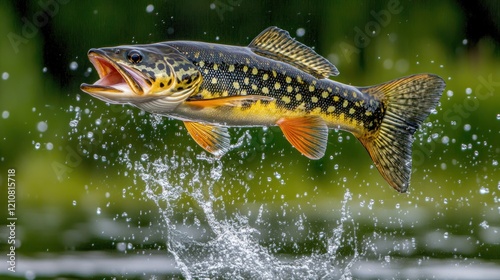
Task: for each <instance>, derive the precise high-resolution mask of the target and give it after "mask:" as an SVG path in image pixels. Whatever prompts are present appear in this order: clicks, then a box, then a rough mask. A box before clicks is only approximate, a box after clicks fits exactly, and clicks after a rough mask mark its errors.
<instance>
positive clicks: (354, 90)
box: [81, 27, 445, 192]
mask: <svg viewBox="0 0 500 280" xmlns="http://www.w3.org/2000/svg"><path fill="white" fill-rule="evenodd" d="M88 55H89V59H90V61H91V62H92V64H93V65H94V66H95V68H96V70H97V73H98V74H99V80H98V81H96V82H95V83H94V84H82V85H81V89H82V90H83V91H85V92H87V93H89V94H91V95H92V96H94V97H96V98H99V99H102V100H104V101H106V102H110V103H118V104H130V105H133V106H136V107H138V108H141V109H142V110H145V111H148V112H151V113H156V114H161V115H166V116H169V117H173V118H176V119H179V120H182V121H183V122H184V124H185V127H186V129H187V131H188V133H189V134H190V135H191V136H192V138H193V139H194V141H195V142H196V143H198V144H199V145H200V146H201V147H202V148H203V149H205V150H206V151H208V152H210V153H212V154H214V155H216V156H222V155H224V154H225V153H227V152H228V151H229V149H230V148H231V141H230V140H231V139H230V134H229V132H228V127H230V126H279V127H280V129H281V131H282V132H283V134H284V136H285V138H286V139H287V140H288V141H289V142H290V143H291V144H292V145H293V146H294V147H295V148H296V149H297V150H299V151H300V152H301V153H302V154H303V155H305V156H307V157H308V158H310V159H319V158H322V157H323V156H324V155H325V153H326V148H327V143H328V132H329V129H342V130H345V131H348V132H350V133H352V134H353V135H354V136H355V137H356V138H357V139H358V140H359V141H360V142H361V143H362V144H363V146H364V147H365V148H366V150H367V151H368V153H369V155H370V157H371V158H372V160H373V162H374V164H375V166H376V167H377V169H378V170H379V172H380V174H381V175H382V177H383V178H384V179H385V180H386V181H387V182H388V183H389V185H391V186H392V187H393V188H394V189H396V190H398V191H400V192H406V191H407V189H408V186H409V182H410V176H411V155H412V151H411V146H412V143H413V141H414V138H413V134H414V133H415V132H416V131H417V129H418V127H419V126H420V125H421V124H422V122H423V121H424V119H425V118H426V117H427V116H428V115H429V114H430V112H431V111H432V110H434V108H435V107H436V106H437V104H438V102H439V99H440V97H441V95H442V92H443V90H444V87H445V83H444V81H443V79H441V78H440V77H438V76H436V75H433V74H416V75H411V76H407V77H402V78H399V79H395V80H392V81H389V82H386V83H382V84H379V85H375V86H368V87H356V86H352V85H347V84H343V83H340V82H337V81H334V80H331V79H330V77H331V76H336V75H338V74H339V72H338V70H337V68H336V67H335V66H334V65H332V64H331V63H330V62H329V61H328V60H327V59H325V58H324V57H322V56H320V55H318V54H317V53H316V52H315V51H314V50H312V49H311V48H309V47H307V46H305V45H303V44H302V43H300V42H298V41H296V40H294V39H293V38H291V37H290V35H289V34H288V32H286V31H284V30H281V29H279V28H277V27H269V28H267V29H266V30H264V31H263V32H262V33H261V34H259V35H258V36H257V37H255V38H254V39H253V40H252V42H251V43H250V44H249V45H248V46H246V47H239V46H229V45H221V44H213V43H203V42H192V41H173V42H163V43H156V44H149V45H132V46H119V47H114V48H100V49H91V50H90V51H89V54H88Z"/></svg>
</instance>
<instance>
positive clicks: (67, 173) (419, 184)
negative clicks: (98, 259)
mask: <svg viewBox="0 0 500 280" xmlns="http://www.w3.org/2000/svg"><path fill="white" fill-rule="evenodd" d="M271 25H275V26H279V27H280V28H282V29H285V30H288V31H289V32H290V34H291V35H292V36H293V37H295V38H297V39H298V40H299V41H301V42H303V43H304V44H306V45H308V46H311V47H314V49H315V50H316V52H318V53H319V54H321V55H323V56H325V57H326V58H328V59H329V60H330V61H332V62H333V63H334V64H335V65H336V66H337V68H338V69H339V70H340V75H339V76H338V77H335V79H336V80H338V81H340V82H343V83H347V84H353V85H358V86H362V85H372V84H377V83H381V82H384V81H387V80H390V79H393V78H397V77H400V76H404V75H409V74H413V73H419V72H431V73H435V74H438V75H440V76H441V77H443V78H444V79H445V80H446V83H447V87H446V90H445V92H444V94H443V97H442V99H441V105H440V107H439V108H438V109H437V111H436V112H435V114H432V115H431V116H430V117H429V119H428V120H427V121H426V122H425V124H424V126H423V127H422V129H421V130H420V131H419V132H417V134H416V141H415V144H414V167H413V169H414V174H413V177H412V182H411V186H410V188H411V190H410V193H409V194H404V195H401V194H398V193H396V192H395V191H393V190H392V189H391V188H390V187H389V186H388V185H387V184H386V183H385V181H384V180H383V179H382V178H381V176H380V175H379V174H378V172H377V171H376V170H375V169H374V167H373V165H372V162H371V160H370V158H369V156H368V155H367V153H366V152H365V150H364V149H363V148H362V146H361V145H360V144H359V143H358V142H357V140H355V139H354V138H353V137H352V136H350V134H348V133H345V132H334V131H332V132H331V133H330V140H329V141H330V145H329V147H328V149H327V155H326V156H325V158H323V159H321V160H318V161H310V160H308V159H307V158H305V157H302V156H301V155H300V154H299V153H298V152H297V151H295V150H294V149H292V148H291V147H290V145H289V144H288V143H287V142H286V140H285V139H284V137H282V136H281V133H280V131H279V130H277V129H275V128H271V129H269V130H268V131H264V132H263V131H262V129H259V128H252V129H234V130H231V131H232V133H233V134H234V136H235V137H234V140H233V141H234V142H236V141H237V139H238V138H239V137H241V136H243V135H247V134H246V133H248V135H249V136H251V137H248V138H246V139H247V140H246V141H243V144H242V145H241V146H239V147H237V148H235V149H234V150H232V151H231V152H230V153H229V155H227V156H226V157H224V158H222V159H221V164H222V166H224V168H225V172H223V176H226V177H227V178H225V179H224V180H223V182H224V183H226V184H227V186H226V188H225V189H224V188H221V189H219V190H218V192H220V193H218V195H220V196H221V197H222V200H223V201H225V202H226V203H227V207H228V208H230V207H234V208H245V207H247V206H246V205H247V204H251V205H261V204H265V205H267V206H268V207H270V208H271V207H274V206H275V207H279V206H280V205H282V204H286V205H302V208H301V209H302V210H303V211H304V213H310V212H311V213H313V212H314V213H320V212H322V211H330V210H331V209H337V210H338V209H340V207H341V204H340V201H342V200H343V197H344V194H345V193H346V190H347V189H348V190H349V192H350V193H351V194H352V200H351V201H350V202H349V203H350V205H351V206H352V209H353V210H352V211H353V213H354V214H353V215H354V216H358V217H359V219H358V220H356V222H357V223H359V224H360V225H361V226H360V228H362V229H360V232H363V230H365V231H369V230H371V229H372V228H374V227H375V228H376V227H379V226H381V225H380V222H379V224H377V223H374V220H376V218H377V219H381V220H383V217H386V218H387V217H388V216H390V215H392V214H394V213H392V212H391V211H396V212H395V215H401V213H403V214H402V215H403V217H402V218H401V219H402V220H405V219H407V218H408V219H412V222H411V223H409V224H404V223H403V224H401V226H400V228H399V229H398V230H399V231H400V233H401V234H402V235H405V233H406V234H409V235H413V234H414V235H415V236H418V235H419V234H420V233H422V234H424V233H425V234H428V233H433V232H438V233H447V234H450V235H454V236H465V237H468V238H470V239H467V240H469V241H468V242H466V243H470V244H472V245H471V246H472V247H473V249H472V250H468V249H467V250H462V251H461V250H458V253H457V252H456V251H455V252H454V251H453V250H448V249H446V250H441V249H440V247H439V246H437V247H432V246H430V245H428V244H427V243H425V241H423V242H422V243H420V244H422V245H419V246H417V250H416V251H415V252H413V253H414V254H415V255H416V256H432V257H442V258H449V259H453V258H457V257H458V258H459V259H463V258H480V259H481V258H484V259H487V260H491V261H496V262H497V264H498V259H500V253H499V252H500V167H499V164H498V161H499V160H500V159H499V155H500V108H499V107H500V106H499V104H500V48H499V46H500V4H499V3H498V2H497V1H451V0H450V1H392V0H390V1H326V0H325V1H293V2H288V3H286V4H285V3H284V2H280V1H250V0H216V1H169V0H167V1H146V2H142V1H120V2H118V1H116V2H113V3H111V2H104V1H97V0H92V1H70V0H64V1H63V0H40V1H15V0H11V1H6V2H4V3H3V5H2V7H1V8H0V36H1V38H2V40H0V53H1V54H2V58H1V60H0V75H1V77H0V186H1V194H0V197H1V198H2V202H1V204H0V205H2V209H1V210H0V223H4V222H6V220H7V206H6V204H5V202H6V198H5V197H6V196H7V195H6V194H7V186H6V184H7V170H8V169H10V168H15V170H16V180H17V181H16V182H17V193H16V194H17V200H16V216H17V218H18V221H17V225H18V227H17V236H16V237H17V239H18V240H19V243H18V244H20V247H19V248H18V250H17V253H18V254H19V255H20V256H26V257H32V258H35V259H36V258H41V256H43V255H41V254H53V255H51V256H55V255H58V254H61V255H64V254H67V253H69V252H70V253H71V252H87V251H102V252H113V253H118V254H125V253H126V252H129V254H140V252H144V250H149V251H156V252H159V253H160V254H162V253H165V254H167V253H166V248H165V240H164V237H163V233H162V230H163V229H162V227H161V217H160V215H159V214H158V206H157V205H156V204H155V203H154V201H151V200H150V199H147V198H146V197H145V195H144V193H143V191H144V185H145V183H144V181H143V180H142V179H141V178H140V176H139V175H138V174H135V173H134V169H133V168H131V167H130V166H127V164H126V163H125V162H124V161H123V158H124V157H129V158H130V159H137V160H139V158H140V157H141V156H142V155H144V154H146V155H148V156H149V158H150V159H154V158H159V157H162V155H163V153H164V154H165V155H169V156H172V155H176V154H177V155H183V156H184V157H192V159H193V160H194V161H196V156H197V155H198V154H201V153H203V151H202V150H201V149H200V148H199V147H197V146H196V144H194V142H193V141H192V140H191V139H190V138H189V137H188V136H187V133H186V131H185V130H183V129H182V128H181V125H180V123H179V121H176V120H169V119H167V118H164V119H157V118H154V117H151V116H150V115H149V114H147V113H146V114H145V113H143V112H140V111H139V110H138V109H136V108H132V107H126V106H109V105H106V104H105V103H103V102H101V101H98V100H94V99H92V98H91V97H90V96H88V95H86V94H85V93H83V92H81V91H80V90H79V85H80V84H81V83H83V82H87V83H89V82H93V81H95V80H96V79H97V74H96V72H95V70H94V69H91V68H92V65H91V63H90V62H89V61H88V59H87V57H86V52H87V51H88V49H90V48H93V47H104V46H112V45H121V44H133V43H141V44H145V43H153V42H158V41H165V40H197V41H206V42H217V43H223V44H231V45H247V44H248V43H249V42H250V41H251V40H252V38H253V37H255V36H256V35H257V34H259V33H260V32H261V31H262V30H264V29H265V28H266V27H268V26H271ZM246 131H248V132H246ZM263 134H264V135H265V136H266V137H267V138H262V135H263ZM124 154H127V156H124ZM132 162H133V160H132ZM185 171H186V172H189V169H188V168H186V170H185ZM242 182H244V183H242ZM238 186H245V187H243V188H238ZM228 189H229V190H231V191H227V190H228ZM368 204H370V205H371V206H373V207H369V208H368V206H367V205H368ZM3 205H5V206H3ZM273 205H274V206H273ZM311 205H313V206H311ZM257 208H258V207H257ZM294 209H295V210H294V211H295V212H293V213H295V214H297V213H298V210H297V209H296V208H294ZM318 209H321V210H318ZM228 211H229V210H228ZM377 211H378V212H377ZM384 211H385V212H384ZM387 211H389V212H387ZM402 211H407V212H402ZM417 212H418V213H419V214H418V215H417V214H416V213H417ZM374 213H375V214H374ZM391 213H392V214H391ZM398 213H399V214H398ZM414 215H415V216H414ZM410 217H412V218H410ZM319 220H321V219H319ZM314 221H315V219H314V218H310V225H311V226H313V224H314ZM387 223H389V224H390V223H391V221H390V218H389V221H388V222H387ZM382 224H384V223H382ZM363 228H364V229H363ZM0 233H2V236H7V234H8V232H7V230H6V229H5V227H2V229H1V230H0ZM426 236H429V235H426ZM430 236H431V237H432V235H430ZM4 240H7V239H6V237H5V238H4V237H2V240H1V241H0V244H2V245H1V246H2V247H1V248H2V255H3V252H4V251H6V247H5V246H4V245H5V243H4ZM264 243H265V242H264ZM123 244H126V245H127V246H128V244H130V247H127V248H126V249H123V248H121V246H122V245H123ZM307 246H308V245H304V248H306V249H304V251H305V252H307V251H308V250H309V251H310V250H312V249H307V248H308V247H307ZM310 246H312V247H314V245H310ZM457 246H458V247H460V245H457ZM320 247H321V246H320ZM4 248H5V250H4ZM467 248H469V247H467ZM283 250H284V251H286V252H288V251H290V252H292V251H293V250H287V249H283ZM278 251H279V250H278ZM295 253H296V254H303V253H304V252H301V251H298V252H297V251H295ZM20 262H22V257H20Z"/></svg>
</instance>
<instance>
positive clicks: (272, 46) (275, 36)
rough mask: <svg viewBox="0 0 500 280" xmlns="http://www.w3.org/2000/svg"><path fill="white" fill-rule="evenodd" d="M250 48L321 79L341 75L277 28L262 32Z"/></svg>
mask: <svg viewBox="0 0 500 280" xmlns="http://www.w3.org/2000/svg"><path fill="white" fill-rule="evenodd" d="M248 47H249V48H250V49H251V50H252V51H253V52H254V53H256V54H258V55H260V56H264V57H267V58H271V59H274V60H279V61H282V62H285V63H288V64H290V65H293V66H295V67H297V68H299V69H300V70H302V71H304V72H307V73H309V74H311V75H313V76H314V77H316V78H319V79H323V78H328V77H329V76H337V75H338V74H339V71H338V70H337V68H336V67H335V66H334V65H333V64H331V63H330V62H329V61H328V60H327V59H326V58H324V57H322V56H321V55H319V54H317V53H316V52H315V51H314V50H313V49H311V48H309V47H308V46H306V45H304V44H302V43H300V42H298V41H296V40H294V39H293V38H292V37H290V34H289V33H288V32H287V31H285V30H282V29H280V28H278V27H276V26H271V27H269V28H267V29H266V30H264V31H262V33H260V34H259V35H258V36H257V37H255V39H253V41H252V42H251V43H250V45H248Z"/></svg>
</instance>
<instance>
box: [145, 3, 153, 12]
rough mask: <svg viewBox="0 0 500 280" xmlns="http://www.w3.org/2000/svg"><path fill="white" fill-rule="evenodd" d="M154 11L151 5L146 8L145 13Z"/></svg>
mask: <svg viewBox="0 0 500 280" xmlns="http://www.w3.org/2000/svg"><path fill="white" fill-rule="evenodd" d="M154 10H155V6H153V4H149V5H147V6H146V12H148V13H152V12H153V11H154Z"/></svg>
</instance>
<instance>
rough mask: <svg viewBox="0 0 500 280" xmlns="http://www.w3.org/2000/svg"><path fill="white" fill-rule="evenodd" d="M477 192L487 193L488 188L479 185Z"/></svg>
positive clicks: (488, 191)
mask: <svg viewBox="0 0 500 280" xmlns="http://www.w3.org/2000/svg"><path fill="white" fill-rule="evenodd" d="M479 193H480V194H489V193H490V189H488V188H486V187H481V188H480V189H479Z"/></svg>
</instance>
